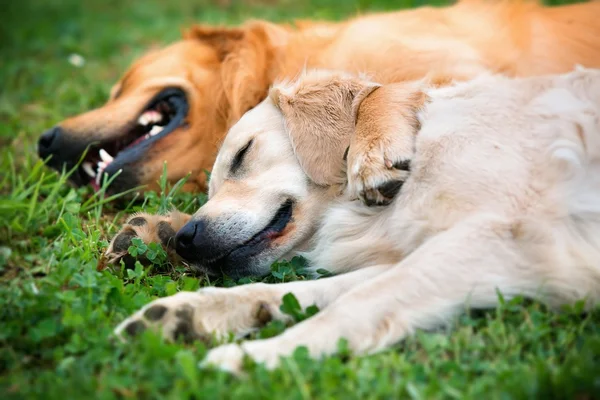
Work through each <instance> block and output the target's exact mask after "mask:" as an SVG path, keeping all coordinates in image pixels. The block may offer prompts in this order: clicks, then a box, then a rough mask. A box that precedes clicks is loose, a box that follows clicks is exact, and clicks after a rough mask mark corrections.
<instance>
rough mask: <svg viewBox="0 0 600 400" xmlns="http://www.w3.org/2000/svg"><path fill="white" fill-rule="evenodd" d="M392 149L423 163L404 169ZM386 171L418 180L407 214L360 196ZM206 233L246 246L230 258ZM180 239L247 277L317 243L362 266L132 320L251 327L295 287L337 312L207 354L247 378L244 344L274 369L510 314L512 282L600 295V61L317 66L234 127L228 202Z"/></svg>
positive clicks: (222, 195) (210, 292)
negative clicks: (408, 68) (388, 72)
mask: <svg viewBox="0 0 600 400" xmlns="http://www.w3.org/2000/svg"><path fill="white" fill-rule="evenodd" d="M348 145H350V149H349V150H348V166H347V173H348V181H349V185H347V186H346V185H345V182H346V179H345V177H344V174H343V173H341V172H342V171H343V170H344V162H343V156H344V151H345V149H346V148H347V146H348ZM389 152H393V153H395V154H394V158H396V156H398V154H400V155H401V157H400V158H403V159H404V160H405V162H402V163H400V165H396V166H393V165H390V163H389V162H387V161H388V160H389V157H388V155H389V154H388V153H389ZM409 170H410V173H409ZM368 179H378V180H380V181H381V182H384V183H389V182H395V183H393V184H392V186H399V183H398V182H402V180H404V179H405V182H404V185H403V186H402V189H401V191H400V192H399V194H398V195H397V196H396V199H395V200H394V201H393V203H392V204H391V205H390V206H389V207H365V206H364V205H363V204H361V203H360V202H359V201H356V200H354V199H355V198H357V197H361V194H360V192H361V188H362V187H363V184H364V182H365V181H366V180H368ZM394 190H395V189H394ZM138 218H139V217H138ZM273 221H275V222H273ZM132 225H135V224H132ZM190 227H192V228H194V231H196V233H198V232H197V231H198V230H200V231H201V233H200V234H199V235H200V236H202V235H204V234H216V235H217V236H219V237H221V238H224V237H225V235H229V234H231V235H233V236H234V237H235V239H232V240H231V242H235V243H241V244H238V245H236V246H232V247H230V248H228V250H227V251H228V252H226V253H223V254H220V255H219V254H218V253H216V252H215V250H214V249H212V248H211V246H212V247H214V245H206V242H207V240H208V239H204V238H199V237H197V236H198V235H196V234H193V233H190V232H191V228H190ZM317 228H318V231H317V233H316V234H315V233H314V232H315V229H317ZM265 229H266V231H265ZM182 232H183V233H182ZM261 232H262V233H261ZM264 232H267V234H263V233H264ZM249 235H250V236H249ZM248 236H249V237H250V239H249V240H245V239H244V238H246V237H248ZM177 239H178V241H179V240H182V241H183V243H184V245H183V248H182V249H179V246H180V244H179V242H178V244H177V246H178V251H179V250H181V251H182V252H183V253H185V252H189V253H193V250H194V248H196V247H197V248H196V250H197V251H199V252H203V251H209V252H211V251H212V252H213V253H211V254H212V255H211V256H210V257H212V258H208V257H206V256H204V258H203V259H202V260H200V258H201V257H198V260H199V261H198V260H197V261H198V263H199V264H202V267H203V268H206V269H210V268H211V266H213V265H214V264H215V263H217V264H219V265H225V266H227V265H228V264H227V262H228V260H230V259H234V260H240V259H241V258H242V255H243V257H245V260H246V261H247V262H246V264H243V265H242V264H240V265H239V267H240V269H241V270H242V271H246V272H248V271H252V272H261V271H264V269H265V268H266V267H268V265H269V264H270V263H271V262H272V261H273V260H275V259H278V258H281V257H284V256H286V255H287V254H290V253H294V252H298V251H299V250H306V253H305V254H306V255H307V257H308V259H309V260H310V262H311V265H313V266H315V267H323V268H327V269H329V270H330V271H333V272H336V273H342V272H346V273H343V274H341V275H338V276H335V277H331V278H324V279H319V280H315V281H303V282H292V283H283V284H275V285H266V284H250V285H244V286H238V287H234V288H227V289H221V288H205V289H202V290H200V291H198V292H182V293H179V294H177V295H174V296H171V297H167V298H163V299H159V300H156V301H154V302H152V303H150V304H148V305H147V306H145V307H144V308H142V309H141V310H140V311H138V312H137V313H135V314H134V315H133V316H132V317H130V318H128V319H127V320H126V321H124V322H123V323H122V324H120V325H119V327H118V328H117V329H116V332H117V334H119V335H121V334H122V333H124V332H126V333H129V334H135V333H137V332H140V331H141V330H144V329H146V328H151V329H154V330H157V331H158V332H160V333H161V334H163V335H164V336H165V337H167V338H169V339H175V338H177V337H184V338H185V339H192V340H193V339H197V338H202V337H203V336H204V335H207V334H210V333H215V334H217V335H218V336H220V337H223V336H225V335H226V334H227V333H228V332H233V333H235V334H236V335H238V336H243V335H245V334H247V333H248V332H250V331H253V330H255V329H257V328H258V327H260V326H261V325H262V324H264V323H265V322H266V321H268V320H271V319H281V320H285V319H287V318H288V317H287V316H286V315H284V314H283V313H282V312H281V311H280V310H279V306H280V303H281V298H282V296H283V295H285V294H286V293H288V292H291V293H293V294H294V295H295V296H296V297H297V299H298V300H299V301H300V303H301V305H302V306H303V307H307V306H310V305H312V304H316V305H317V306H318V307H319V308H320V310H321V311H320V312H319V313H318V314H317V315H316V316H314V317H311V318H309V319H308V320H305V321H303V322H301V323H299V324H297V325H295V326H294V327H292V328H290V329H288V330H287V331H285V332H284V333H283V334H281V335H279V336H277V337H274V338H270V339H266V340H254V341H246V342H242V343H241V344H227V345H223V346H220V347H217V348H216V349H213V350H212V351H211V352H210V353H209V354H208V356H207V358H206V363H208V364H212V365H217V366H219V367H221V368H224V369H227V370H231V371H239V370H240V368H241V365H242V363H241V362H242V358H243V355H244V354H247V355H248V356H250V357H251V358H253V359H254V360H256V361H259V362H264V363H265V364H266V365H267V366H268V367H271V368H272V367H276V366H277V365H278V363H279V362H280V357H281V356H289V355H290V354H291V353H292V352H293V351H294V349H295V348H296V347H298V346H306V347H307V348H308V350H309V352H310V354H311V356H312V357H315V358H318V357H322V356H324V355H328V354H332V353H334V352H335V351H336V350H337V343H338V340H339V339H341V338H346V339H347V341H348V345H349V347H350V349H351V350H352V351H353V352H355V353H358V354H364V353H372V352H376V351H379V350H382V349H385V348H386V347H388V346H390V345H392V344H394V343H397V342H398V341H400V340H402V339H403V338H404V337H406V336H407V335H409V334H411V333H412V332H413V331H415V330H416V329H432V328H436V327H438V326H440V325H442V324H444V323H446V322H448V321H449V320H451V319H453V318H454V317H455V316H456V315H457V314H459V313H460V312H462V311H463V310H464V309H465V308H467V307H473V308H487V307H494V306H495V305H496V304H497V300H498V297H497V291H500V292H501V293H502V294H503V296H504V297H505V298H511V297H514V296H516V295H524V296H528V297H531V298H534V299H538V300H541V301H544V302H547V303H548V304H550V305H551V306H559V305H562V304H565V303H570V302H573V301H576V300H578V299H586V300H587V304H588V305H592V304H595V303H597V302H598V301H599V300H600V71H597V70H577V71H575V72H572V73H570V74H566V75H560V76H546V77H540V78H526V79H515V80H511V79H508V78H503V77H498V76H488V77H482V78H478V79H476V80H474V81H471V82H467V83H460V84H457V85H455V86H451V87H446V88H434V87H431V86H429V85H428V84H427V83H426V82H420V83H415V84H412V85H400V86H393V85H392V86H382V87H379V86H378V85H377V84H374V83H372V82H369V81H368V80H365V79H362V78H360V77H353V76H347V75H343V74H337V73H326V72H310V73H307V74H306V75H305V76H304V77H302V78H300V79H299V80H298V81H296V82H294V83H291V84H290V83H284V84H280V85H277V86H275V88H274V89H272V90H271V95H270V97H269V98H268V99H266V100H265V101H263V102H262V103H261V104H260V105H259V106H258V107H256V108H255V109H253V110H252V111H250V112H248V113H247V114H246V115H245V116H244V117H243V118H242V119H241V120H240V122H239V123H238V124H236V125H235V126H234V127H233V129H232V130H231V131H230V133H229V134H228V136H227V138H226V139H225V142H224V144H223V147H222V149H221V151H220V153H219V155H218V157H217V160H216V164H215V166H214V169H213V174H212V178H211V182H210V200H209V202H208V203H207V204H206V206H204V207H202V208H201V209H200V210H199V211H198V212H197V213H196V214H195V215H194V216H193V217H192V218H191V220H190V222H188V223H187V224H186V225H185V226H184V227H183V228H182V229H181V230H180V232H179V234H178V235H177ZM242 239H244V240H242ZM311 239H312V240H311ZM202 246H206V247H202ZM232 249H233V250H232ZM215 254H216V255H215ZM192 258H193V257H192ZM223 259H224V260H225V261H223ZM227 268H230V267H227Z"/></svg>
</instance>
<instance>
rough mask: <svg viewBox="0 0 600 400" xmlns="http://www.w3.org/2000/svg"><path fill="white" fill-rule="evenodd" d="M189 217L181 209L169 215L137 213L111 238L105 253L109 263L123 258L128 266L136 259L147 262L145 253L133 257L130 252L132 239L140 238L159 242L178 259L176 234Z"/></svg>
mask: <svg viewBox="0 0 600 400" xmlns="http://www.w3.org/2000/svg"><path fill="white" fill-rule="evenodd" d="M189 219H190V216H189V215H187V214H183V213H180V212H179V211H172V212H170V213H169V214H167V215H150V214H145V213H140V214H135V215H133V216H131V217H130V218H129V220H128V221H127V222H126V223H125V225H123V227H122V228H121V230H120V231H119V232H118V233H117V235H116V236H115V237H114V238H113V239H112V240H111V242H110V244H109V246H108V249H107V250H106V252H105V254H104V255H105V257H106V259H107V261H108V263H110V264H118V263H119V262H120V261H121V260H122V261H123V262H124V264H125V266H126V267H127V268H133V267H134V265H135V262H136V260H137V261H140V262H141V263H143V264H144V263H147V262H148V260H147V259H146V257H145V255H143V254H142V255H138V256H137V257H133V256H132V255H130V254H129V253H128V249H129V247H130V246H131V244H132V240H133V239H135V238H139V239H141V240H142V241H143V242H144V243H146V244H149V243H159V244H160V245H161V246H162V247H163V249H165V250H166V252H167V254H168V255H169V257H170V258H171V259H177V254H176V253H175V234H176V233H177V231H178V230H179V229H181V227H183V225H185V224H186V223H187V222H188V221H189Z"/></svg>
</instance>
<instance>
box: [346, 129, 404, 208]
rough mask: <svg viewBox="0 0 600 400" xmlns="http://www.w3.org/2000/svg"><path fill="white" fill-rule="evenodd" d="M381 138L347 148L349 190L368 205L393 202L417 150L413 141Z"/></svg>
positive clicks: (353, 195)
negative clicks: (414, 148)
mask: <svg viewBox="0 0 600 400" xmlns="http://www.w3.org/2000/svg"><path fill="white" fill-rule="evenodd" d="M378 139H379V140H375V141H372V142H370V143H368V144H362V143H358V144H354V143H353V144H351V145H350V147H349V149H348V156H347V168H348V169H347V174H348V190H349V193H350V195H351V196H352V197H353V198H359V199H360V200H361V201H362V202H363V203H365V204H366V205H367V206H382V205H388V204H390V203H391V201H392V200H393V199H394V197H395V196H396V195H397V194H398V192H399V191H400V189H401V188H402V185H403V184H404V182H405V181H406V179H408V176H409V175H410V162H411V159H412V156H413V153H414V150H413V143H412V141H407V140H399V139H397V138H396V139H394V138H392V140H385V139H388V138H378Z"/></svg>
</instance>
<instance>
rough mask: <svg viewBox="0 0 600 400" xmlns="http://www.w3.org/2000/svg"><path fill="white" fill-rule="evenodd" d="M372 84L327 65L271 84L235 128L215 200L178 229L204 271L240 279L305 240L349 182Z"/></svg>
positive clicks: (217, 172)
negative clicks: (355, 138)
mask: <svg viewBox="0 0 600 400" xmlns="http://www.w3.org/2000/svg"><path fill="white" fill-rule="evenodd" d="M376 86H377V85H375V84H373V83H371V82H369V81H368V80H366V79H362V78H359V77H355V76H350V75H345V74H342V73H333V72H323V71H311V72H308V73H306V74H305V75H304V76H302V77H301V78H299V79H298V80H297V81H295V82H292V83H280V84H277V85H275V86H274V87H273V88H272V89H271V91H270V93H269V96H268V98H267V99H265V100H264V101H263V102H262V103H261V104H259V105H258V106H257V107H255V108H254V109H252V110H250V111H249V112H247V113H246V114H245V115H244V116H243V117H242V118H241V120H240V121H239V122H238V123H237V124H235V125H234V126H233V127H232V129H231V130H230V131H229V133H228V135H227V137H226V138H225V140H224V142H223V146H222V147H221V149H220V151H219V153H218V156H217V158H216V161H215V165H214V167H213V172H212V175H211V180H210V185H209V201H208V202H207V203H206V204H205V205H204V206H203V207H202V208H201V209H200V210H199V211H198V212H196V214H194V216H193V218H192V220H191V221H190V222H189V223H188V224H187V225H185V226H184V227H183V228H182V229H181V230H180V231H179V232H178V233H177V238H176V243H177V252H178V253H179V254H180V255H181V256H182V257H184V258H185V259H187V260H188V261H189V262H190V264H192V265H193V266H195V267H196V269H198V270H201V271H204V272H208V273H213V274H214V273H221V272H222V273H225V274H227V275H229V276H231V277H236V278H239V277H241V276H247V275H263V274H265V273H267V272H268V271H269V266H270V265H271V263H272V262H274V261H275V260H277V259H280V258H284V257H286V256H288V255H291V254H293V253H294V252H295V251H298V250H301V249H302V248H303V247H304V246H306V245H307V244H308V242H309V240H310V239H311V237H312V235H313V233H314V232H315V230H316V228H317V226H318V223H319V220H320V216H321V215H322V213H323V211H324V210H325V209H326V207H327V206H328V204H329V203H330V202H331V201H332V199H334V198H335V197H336V196H338V195H339V194H340V193H341V192H342V190H343V187H344V184H345V181H346V178H345V176H346V174H345V162H344V160H343V158H344V152H345V150H346V148H347V147H348V145H349V143H350V137H351V135H352V133H353V130H354V125H355V117H354V114H355V111H354V110H355V108H356V106H355V105H354V106H353V104H355V103H356V102H357V100H358V101H359V100H360V99H361V98H364V96H365V95H366V94H368V93H369V92H370V91H371V90H372V89H373V88H374V87H376Z"/></svg>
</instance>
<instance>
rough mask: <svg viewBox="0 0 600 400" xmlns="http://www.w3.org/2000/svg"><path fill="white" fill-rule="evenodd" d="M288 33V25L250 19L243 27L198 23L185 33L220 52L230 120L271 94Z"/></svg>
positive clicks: (237, 117)
mask: <svg viewBox="0 0 600 400" xmlns="http://www.w3.org/2000/svg"><path fill="white" fill-rule="evenodd" d="M288 35H289V31H288V29H287V28H286V27H283V26H279V25H275V24H272V23H269V22H264V21H253V22H249V23H247V24H245V25H243V26H242V27H239V28H224V27H205V26H195V27H193V28H192V29H190V31H188V32H187V33H186V34H184V36H185V37H186V38H188V39H189V38H194V39H198V40H201V41H202V42H204V43H205V44H208V45H209V46H211V47H212V48H214V49H215V51H216V52H217V56H218V57H219V60H220V61H221V80H222V83H223V88H224V91H225V97H226V98H227V101H228V103H229V109H230V113H229V115H228V116H227V117H228V120H229V122H230V123H233V122H235V121H237V120H238V119H240V118H241V116H242V115H243V114H244V113H245V112H246V111H248V110H249V109H251V108H253V107H254V106H256V105H257V104H258V103H260V102H261V101H262V100H263V99H264V98H265V97H266V96H267V93H268V90H269V86H270V85H271V83H272V82H273V79H274V77H273V76H272V74H273V70H274V65H275V63H276V62H277V60H278V53H279V51H280V48H281V47H283V46H285V44H286V43H287V38H288Z"/></svg>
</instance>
